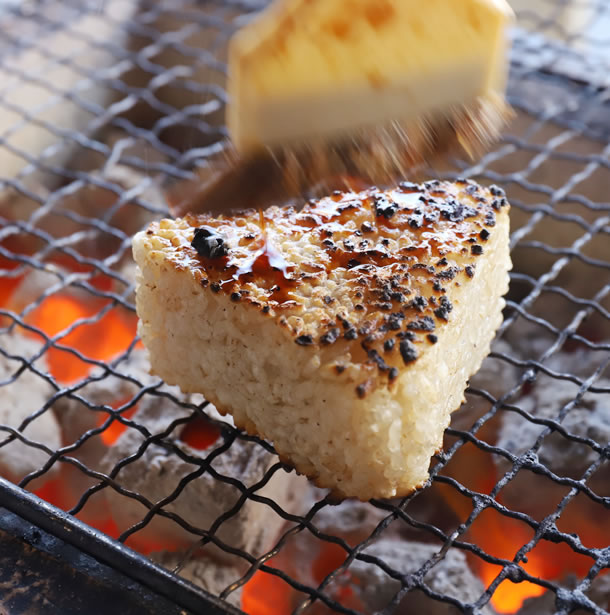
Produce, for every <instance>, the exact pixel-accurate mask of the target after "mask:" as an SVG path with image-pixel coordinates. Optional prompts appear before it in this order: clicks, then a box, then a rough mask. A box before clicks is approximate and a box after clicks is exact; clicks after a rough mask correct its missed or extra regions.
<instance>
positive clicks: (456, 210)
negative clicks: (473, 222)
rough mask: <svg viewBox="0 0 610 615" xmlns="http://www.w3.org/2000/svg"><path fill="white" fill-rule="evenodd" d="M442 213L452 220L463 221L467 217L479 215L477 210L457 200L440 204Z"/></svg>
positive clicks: (446, 218) (444, 216) (445, 217)
mask: <svg viewBox="0 0 610 615" xmlns="http://www.w3.org/2000/svg"><path fill="white" fill-rule="evenodd" d="M438 208H439V210H440V215H441V216H442V217H443V218H444V219H445V220H449V221H450V222H463V221H464V220H465V219H466V218H474V217H475V216H477V215H478V213H477V210H476V209H473V208H472V207H469V206H468V205H463V204H462V203H459V202H458V201H455V200H453V199H452V200H450V201H447V202H445V203H441V204H439V205H438Z"/></svg>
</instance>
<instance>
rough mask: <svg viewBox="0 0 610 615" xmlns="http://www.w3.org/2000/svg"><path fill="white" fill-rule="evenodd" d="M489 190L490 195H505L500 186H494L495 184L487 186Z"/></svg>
mask: <svg viewBox="0 0 610 615" xmlns="http://www.w3.org/2000/svg"><path fill="white" fill-rule="evenodd" d="M489 191H490V192H491V195H492V196H499V197H503V196H506V193H505V192H504V190H502V188H500V187H499V186H496V185H495V184H494V185H493V186H490V187H489Z"/></svg>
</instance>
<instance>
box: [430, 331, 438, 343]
mask: <svg viewBox="0 0 610 615" xmlns="http://www.w3.org/2000/svg"><path fill="white" fill-rule="evenodd" d="M428 341H429V342H430V343H431V344H436V342H438V336H436V335H434V333H430V335H428Z"/></svg>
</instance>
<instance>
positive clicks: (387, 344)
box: [383, 339, 396, 352]
mask: <svg viewBox="0 0 610 615" xmlns="http://www.w3.org/2000/svg"><path fill="white" fill-rule="evenodd" d="M395 345H396V342H395V341H394V340H392V339H390V340H386V341H385V342H384V344H383V349H384V350H385V351H386V352H392V350H394V346H395Z"/></svg>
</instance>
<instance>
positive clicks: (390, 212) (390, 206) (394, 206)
mask: <svg viewBox="0 0 610 615" xmlns="http://www.w3.org/2000/svg"><path fill="white" fill-rule="evenodd" d="M373 203H374V205H375V215H376V216H383V217H384V218H385V219H386V220H389V219H390V218H392V217H393V216H394V214H395V213H396V212H397V211H398V203H395V202H394V201H391V200H390V199H388V198H387V197H386V196H377V197H375V199H374V201H373Z"/></svg>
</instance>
